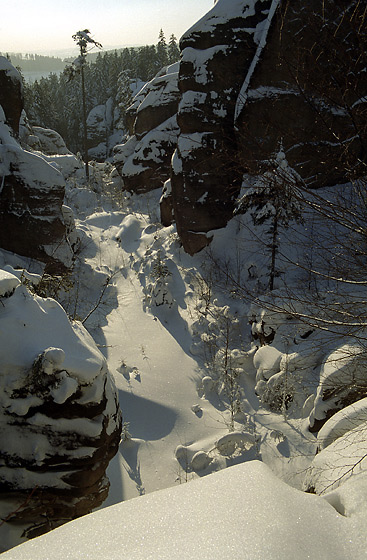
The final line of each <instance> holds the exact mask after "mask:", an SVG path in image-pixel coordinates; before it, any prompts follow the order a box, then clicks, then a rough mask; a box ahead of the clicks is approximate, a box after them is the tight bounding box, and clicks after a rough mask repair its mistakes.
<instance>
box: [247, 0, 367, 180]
mask: <svg viewBox="0 0 367 560" xmlns="http://www.w3.org/2000/svg"><path fill="white" fill-rule="evenodd" d="M258 3H259V2H258ZM347 4H348V5H347ZM347 4H346V3H345V2H340V1H334V0H333V1H332V0H326V1H321V0H310V1H309V2H307V3H305V2H303V1H302V0H295V1H292V2H280V3H279V6H277V10H276V11H275V13H274V16H273V18H272V21H271V25H270V26H269V31H268V33H267V37H266V40H265V38H264V41H263V44H261V42H260V43H259V46H260V47H261V49H260V50H259V53H258V55H259V59H258V60H257V61H255V62H256V64H254V65H253V67H252V68H251V69H250V70H249V71H248V73H247V75H246V76H245V80H244V84H243V87H242V89H241V92H240V95H239V99H238V103H237V114H236V128H237V141H238V150H239V158H240V159H241V160H242V164H243V166H244V167H245V168H246V169H248V170H249V171H250V172H253V173H261V172H262V171H263V170H264V167H265V168H266V167H268V166H269V162H271V160H272V158H273V157H274V154H275V153H276V152H277V151H278V148H279V145H280V144H282V146H283V149H284V151H285V154H286V157H287V160H288V163H289V165H290V166H291V167H292V168H293V169H294V170H295V171H296V172H297V173H298V174H299V175H300V177H301V178H302V180H303V181H304V183H305V184H306V185H307V186H308V187H312V188H318V187H322V186H326V185H333V184H336V183H340V182H346V181H348V180H350V179H354V178H356V177H358V176H361V174H362V173H365V171H364V169H363V167H364V165H365V164H363V160H364V159H365V157H366V145H367V144H366V142H367V103H366V91H367V76H366V58H365V52H366V43H367V38H366V33H365V27H366V25H367V22H366V13H365V5H364V4H363V3H361V2H358V1H357V0H355V1H352V2H349V3H347ZM270 165H271V163H270Z"/></svg>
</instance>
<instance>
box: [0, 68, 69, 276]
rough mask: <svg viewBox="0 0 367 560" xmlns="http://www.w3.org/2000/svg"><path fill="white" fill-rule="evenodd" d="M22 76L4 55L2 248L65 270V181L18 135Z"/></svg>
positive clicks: (0, 76)
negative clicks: (29, 148) (20, 76)
mask: <svg viewBox="0 0 367 560" xmlns="http://www.w3.org/2000/svg"><path fill="white" fill-rule="evenodd" d="M19 79H20V78H19V74H18V72H17V71H16V70H15V69H14V68H13V67H12V66H11V65H10V63H9V62H8V61H7V59H4V57H0V92H1V96H2V97H1V105H0V247H1V248H3V249H6V250H7V251H12V252H14V253H18V254H20V255H23V256H26V257H30V258H32V259H37V260H40V261H42V262H44V263H46V264H47V266H48V270H49V271H52V270H60V269H64V268H65V267H69V266H70V265H71V263H72V260H73V252H72V250H71V249H70V247H69V245H68V244H67V242H66V228H65V224H64V220H63V215H62V205H63V200H64V192H65V181H64V178H63V176H62V175H61V173H60V172H59V171H58V170H57V169H55V167H54V166H51V165H49V164H48V163H47V162H46V161H45V160H44V159H43V158H42V157H41V156H40V155H37V154H34V153H31V152H30V151H28V150H24V149H23V148H22V147H21V146H20V144H19V143H18V141H17V139H16V138H17V137H18V133H19V120H20V116H21V111H22V107H23V105H22V102H21V103H20V100H21V96H20V92H21V83H20V82H19ZM10 85H12V89H11V87H10ZM8 95H10V96H11V97H10V99H9V98H8ZM19 96H20V97H19ZM3 105H4V107H5V108H4V107H3Z"/></svg>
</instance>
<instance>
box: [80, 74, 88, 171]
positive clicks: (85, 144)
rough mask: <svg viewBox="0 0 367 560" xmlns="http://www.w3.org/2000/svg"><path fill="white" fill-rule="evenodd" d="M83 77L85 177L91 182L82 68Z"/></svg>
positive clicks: (82, 75) (83, 84) (83, 85)
mask: <svg viewBox="0 0 367 560" xmlns="http://www.w3.org/2000/svg"><path fill="white" fill-rule="evenodd" d="M81 77H82V101H83V141H84V163H85V176H86V178H87V181H89V165H88V161H89V157H88V131H87V107H86V99H85V82H84V67H83V65H82V67H81Z"/></svg>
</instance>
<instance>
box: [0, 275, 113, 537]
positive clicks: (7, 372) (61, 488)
mask: <svg viewBox="0 0 367 560" xmlns="http://www.w3.org/2000/svg"><path fill="white" fill-rule="evenodd" d="M8 269H9V270H8V271H3V270H0V294H1V295H0V297H1V302H2V305H1V307H2V310H3V311H2V312H1V315H2V317H0V325H1V330H4V331H5V330H6V332H7V333H8V338H7V343H6V345H1V347H0V372H1V373H0V377H1V386H2V387H3V391H2V392H1V396H0V401H1V407H0V410H1V412H0V491H1V494H2V500H1V506H0V509H1V518H2V519H4V518H7V523H6V524H5V527H4V526H3V529H2V530H3V531H4V534H3V535H2V536H1V538H0V540H1V544H2V546H4V543H6V542H7V541H6V538H7V535H10V537H9V538H10V539H12V538H14V539H15V540H16V542H14V541H12V542H11V541H9V542H7V546H12V545H14V544H17V542H19V538H20V534H21V536H22V538H24V537H26V538H30V537H33V536H36V535H38V534H41V533H44V532H46V531H48V530H49V529H52V528H53V527H55V526H58V525H60V524H62V523H64V522H65V521H68V520H70V519H74V518H76V517H78V516H80V515H84V514H85V513H88V512H90V511H91V510H92V509H94V508H96V507H97V506H99V505H100V504H101V503H102V502H103V501H104V499H105V498H106V496H107V494H108V487H109V483H108V480H107V479H106V477H105V471H106V468H107V465H108V463H109V461H110V459H111V458H112V457H113V456H114V455H115V453H116V451H117V449H118V445H119V440H120V432H121V413H120V410H119V406H118V402H117V396H116V390H115V388H114V385H113V382H112V379H111V377H110V375H109V372H108V369H107V365H106V361H105V359H104V357H103V356H102V355H101V353H100V352H99V350H98V349H97V348H96V346H95V344H94V342H93V340H92V338H91V337H90V336H89V334H88V333H87V332H86V330H85V329H84V328H83V327H82V325H81V324H78V323H73V324H71V323H70V322H69V320H68V318H67V316H66V314H65V312H64V310H63V309H62V308H61V306H60V305H59V304H58V303H57V302H56V301H54V300H52V299H43V298H40V297H37V296H33V295H31V294H30V293H29V292H28V290H27V289H26V288H25V287H24V286H22V285H20V282H19V280H17V278H16V277H15V275H13V274H12V272H15V273H16V271H14V270H13V271H12V272H10V271H11V270H12V269H11V267H8ZM19 275H20V274H18V276H19ZM12 280H13V281H14V282H15V284H14V283H11V281H12ZM2 288H3V289H2ZM14 290H15V291H14ZM15 511H16V513H13V512H15ZM12 535H13V536H12Z"/></svg>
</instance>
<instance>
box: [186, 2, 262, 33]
mask: <svg viewBox="0 0 367 560" xmlns="http://www.w3.org/2000/svg"><path fill="white" fill-rule="evenodd" d="M256 1H257V0H245V1H243V0H230V1H228V0H218V1H217V2H216V4H215V6H214V7H213V8H212V9H211V10H209V12H208V13H207V14H206V15H205V16H203V17H202V18H201V19H199V21H197V22H196V23H195V24H194V25H193V26H192V27H190V29H188V30H187V31H186V32H185V33H184V35H183V36H182V38H181V41H182V39H184V38H185V37H186V36H190V35H193V34H194V33H196V32H200V33H206V32H211V31H213V30H214V29H215V27H216V26H217V25H221V24H223V23H227V21H228V20H229V19H232V18H236V17H244V18H245V17H251V16H253V15H254V14H255V8H254V4H255V2H256Z"/></svg>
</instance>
